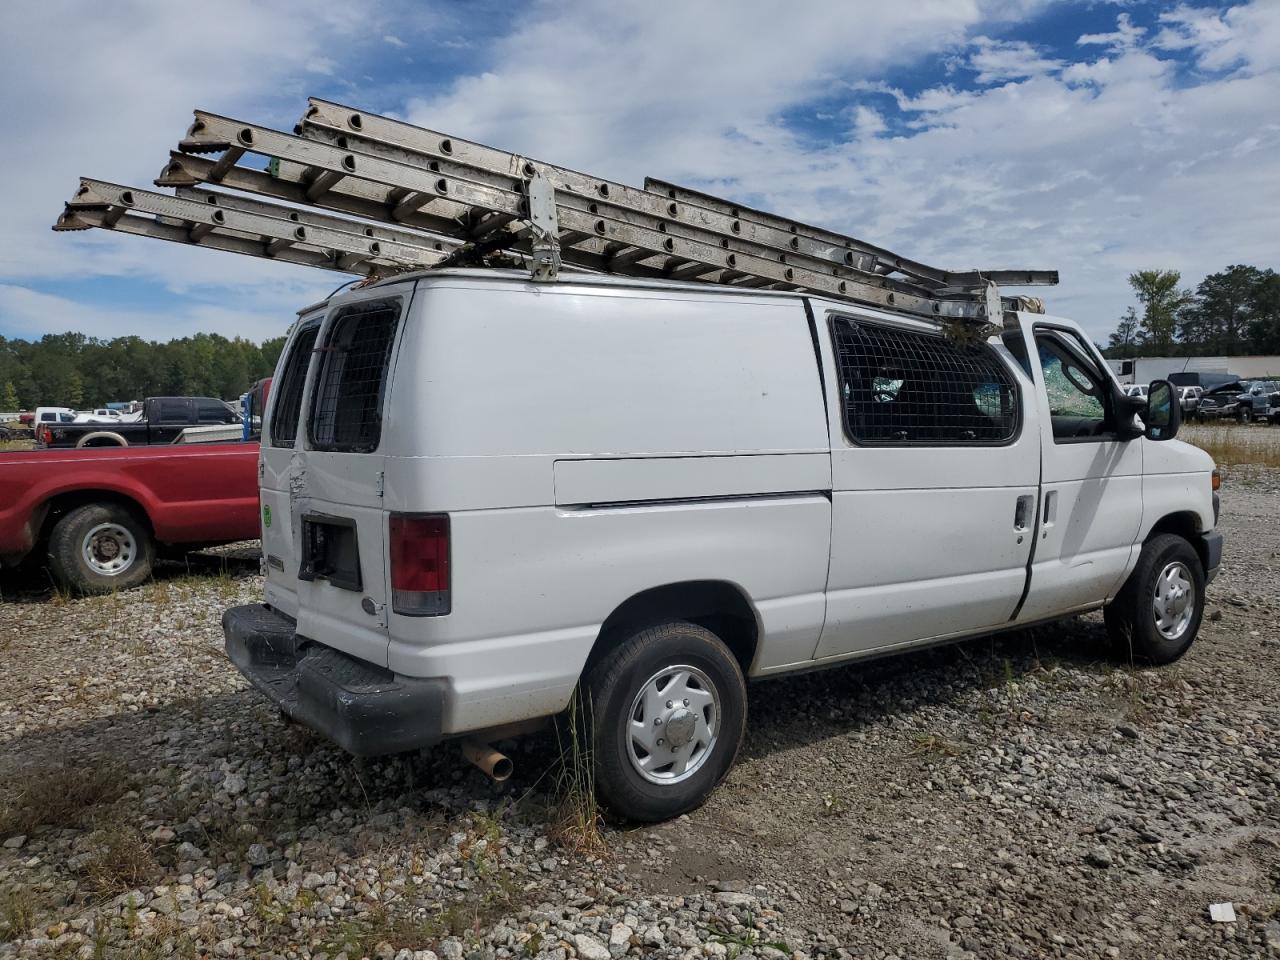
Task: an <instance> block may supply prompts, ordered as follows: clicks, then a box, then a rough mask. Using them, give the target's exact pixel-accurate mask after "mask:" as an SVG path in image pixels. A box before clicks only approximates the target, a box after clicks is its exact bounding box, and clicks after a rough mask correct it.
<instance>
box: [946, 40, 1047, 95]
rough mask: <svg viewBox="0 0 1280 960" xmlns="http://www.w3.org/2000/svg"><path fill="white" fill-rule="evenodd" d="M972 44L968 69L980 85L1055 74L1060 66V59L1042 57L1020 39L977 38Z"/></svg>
mask: <svg viewBox="0 0 1280 960" xmlns="http://www.w3.org/2000/svg"><path fill="white" fill-rule="evenodd" d="M973 45H974V48H975V49H974V52H973V53H972V54H970V56H969V67H970V68H971V69H972V70H974V71H976V72H977V74H978V76H977V78H976V80H977V82H978V83H980V84H989V83H1000V82H1003V81H1005V80H1025V79H1027V78H1028V77H1039V76H1043V75H1044V74H1047V73H1054V72H1056V71H1057V70H1059V69H1060V68H1061V67H1062V61H1061V60H1050V59H1047V58H1045V57H1043V56H1041V54H1040V53H1039V52H1038V51H1037V50H1036V48H1035V47H1033V46H1032V45H1031V44H1029V43H1027V42H1026V41H1023V40H1014V41H1008V40H992V39H991V38H990V37H976V38H974V41H973Z"/></svg>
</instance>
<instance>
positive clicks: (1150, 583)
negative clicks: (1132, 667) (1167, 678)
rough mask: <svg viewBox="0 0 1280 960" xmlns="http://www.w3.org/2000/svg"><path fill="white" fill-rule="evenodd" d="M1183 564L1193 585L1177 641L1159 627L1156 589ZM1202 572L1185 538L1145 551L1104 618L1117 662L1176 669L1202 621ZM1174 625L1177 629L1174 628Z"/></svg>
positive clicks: (1160, 539)
mask: <svg viewBox="0 0 1280 960" xmlns="http://www.w3.org/2000/svg"><path fill="white" fill-rule="evenodd" d="M1175 563H1176V564H1181V565H1182V568H1183V570H1184V571H1185V573H1186V575H1187V578H1189V580H1190V583H1191V590H1192V596H1191V597H1190V598H1189V599H1188V604H1189V606H1190V613H1191V616H1190V619H1189V620H1188V621H1187V622H1186V625H1185V627H1183V628H1182V630H1181V632H1180V633H1177V634H1176V635H1175V636H1168V635H1166V634H1165V633H1163V632H1161V628H1160V625H1159V623H1158V621H1157V616H1156V611H1155V603H1156V589H1157V586H1158V581H1159V580H1160V578H1161V575H1162V574H1163V573H1165V572H1166V571H1168V570H1169V569H1170V567H1171V565H1173V564H1175ZM1204 586H1205V584H1204V567H1203V566H1202V565H1201V563H1200V556H1199V554H1197V553H1196V551H1195V548H1194V547H1193V546H1191V544H1189V543H1188V542H1187V541H1186V540H1184V539H1183V538H1182V537H1179V536H1177V535H1176V534H1171V533H1162V534H1159V535H1158V536H1155V537H1152V538H1151V539H1150V540H1148V541H1147V542H1146V543H1145V544H1144V545H1143V547H1142V554H1141V555H1140V556H1139V557H1138V565H1137V567H1135V568H1134V571H1133V573H1131V574H1130V575H1129V579H1128V580H1126V581H1125V584H1124V586H1123V587H1122V588H1121V590H1120V592H1119V593H1118V594H1117V595H1116V598H1115V600H1113V601H1111V605H1110V606H1108V607H1107V609H1106V611H1105V612H1104V616H1105V619H1106V623H1107V632H1108V634H1109V635H1110V639H1111V644H1112V649H1113V652H1114V654H1115V656H1116V657H1117V658H1118V659H1121V660H1124V661H1130V660H1132V661H1135V662H1140V663H1147V664H1165V663H1173V661H1175V660H1177V659H1178V658H1179V657H1181V656H1182V655H1183V654H1184V653H1186V652H1187V650H1188V649H1189V648H1190V647H1191V644H1192V643H1193V642H1194V641H1195V638H1196V634H1198V633H1199V632H1200V619H1201V617H1202V616H1203V615H1204ZM1176 622H1177V621H1176V620H1175V624H1176Z"/></svg>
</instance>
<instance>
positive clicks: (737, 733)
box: [586, 621, 747, 823]
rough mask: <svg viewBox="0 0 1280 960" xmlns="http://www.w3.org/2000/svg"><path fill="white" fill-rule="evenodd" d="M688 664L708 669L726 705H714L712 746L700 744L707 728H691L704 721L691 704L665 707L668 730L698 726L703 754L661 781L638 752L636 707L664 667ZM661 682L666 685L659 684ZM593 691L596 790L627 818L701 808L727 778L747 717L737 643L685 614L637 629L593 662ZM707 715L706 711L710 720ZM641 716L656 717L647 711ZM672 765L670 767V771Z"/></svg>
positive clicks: (682, 731) (665, 816)
mask: <svg viewBox="0 0 1280 960" xmlns="http://www.w3.org/2000/svg"><path fill="white" fill-rule="evenodd" d="M680 666H687V667H692V668H693V669H694V670H695V671H698V672H700V673H701V674H702V675H703V677H705V678H706V679H707V680H708V681H709V682H710V684H711V686H712V687H713V688H714V690H713V691H710V692H711V694H712V696H713V697H714V698H715V699H717V700H718V711H716V710H715V708H713V714H712V715H714V714H715V713H716V712H718V717H717V720H718V726H716V727H715V735H714V740H713V741H712V742H711V743H710V746H709V747H704V748H701V749H700V748H699V740H698V737H699V734H698V733H697V732H696V730H693V731H691V730H690V727H691V726H694V727H696V719H695V715H694V714H693V711H692V710H687V709H683V704H675V705H674V708H673V709H672V710H668V711H665V719H666V721H667V723H668V729H676V728H677V725H678V728H679V733H677V734H676V735H677V736H680V737H681V738H683V737H684V736H685V735H686V733H690V734H691V735H692V736H693V737H694V740H692V741H688V742H690V743H692V747H691V757H692V758H696V757H699V756H700V757H701V760H697V759H692V758H691V759H690V760H689V762H690V763H693V764H694V769H693V772H692V773H688V774H686V775H685V777H684V779H680V780H678V781H675V782H671V783H656V782H653V781H652V780H649V779H647V778H646V777H645V775H644V774H642V773H641V772H640V771H639V770H638V769H637V768H636V765H635V762H634V761H633V759H632V757H633V755H635V756H638V754H633V749H634V748H633V746H632V736H631V732H630V728H631V722H632V719H633V707H634V706H636V700H637V697H638V695H639V694H640V692H641V689H642V688H646V687H648V685H649V681H650V680H651V679H653V678H655V677H657V676H658V675H659V674H660V673H661V672H662V671H663V670H664V668H675V667H680ZM687 675H688V676H690V677H691V679H690V680H689V683H690V684H698V685H700V684H701V683H702V681H701V680H699V679H698V678H697V677H695V676H693V675H692V674H691V673H689V674H687ZM670 682H673V681H668V683H670ZM674 682H680V681H679V680H676V681H674ZM653 689H654V690H655V691H657V690H658V689H659V688H658V687H657V685H655V686H654V688H653ZM695 689H696V688H695ZM586 690H587V693H588V694H589V696H590V709H591V727H592V736H591V741H592V747H593V750H592V755H593V758H594V773H595V785H596V793H597V794H598V795H599V797H600V799H601V801H602V802H603V803H604V805H605V806H606V807H608V808H609V810H610V811H612V812H613V813H614V814H616V815H618V816H620V817H624V818H626V819H628V820H635V821H639V822H643V823H654V822H656V821H659V820H669V819H670V818H672V817H678V816H680V815H681V814H682V813H688V812H689V811H690V810H694V809H696V808H697V807H699V806H701V805H702V803H703V801H705V800H706V799H707V797H708V796H709V795H710V794H711V791H712V790H714V789H715V787H716V785H717V784H718V783H719V782H720V781H721V780H723V779H724V776H725V774H726V773H728V772H729V769H730V767H732V766H733V761H734V760H735V759H736V758H737V756H738V748H739V747H740V746H741V745H742V736H743V732H744V730H745V729H746V723H747V688H746V683H745V681H744V680H743V676H742V668H741V667H740V666H739V664H738V661H737V660H736V659H735V658H734V656H733V654H732V653H730V652H729V648H728V647H726V646H725V645H724V643H723V641H721V640H720V638H719V637H717V636H716V635H715V634H714V633H712V632H711V631H710V630H707V629H706V628H704V627H700V626H698V625H696V624H693V623H685V622H683V621H677V622H672V623H664V624H661V625H658V626H654V627H649V628H647V629H644V630H641V631H639V632H636V633H633V634H632V635H631V636H629V637H627V638H626V639H625V640H623V641H622V642H621V643H620V644H619V645H618V646H616V647H615V648H614V649H613V650H611V651H610V652H609V653H608V654H607V655H606V656H605V657H604V658H603V659H602V660H601V661H600V662H599V663H597V664H596V665H595V666H594V667H593V668H592V669H591V671H590V673H589V674H588V676H587V678H586ZM694 699H695V701H696V699H697V698H694ZM662 706H665V705H661V704H660V705H659V712H663V711H662V710H661V707H662ZM694 706H695V707H696V703H695V705H694ZM644 709H645V708H644V707H643V706H641V710H642V711H643V710H644ZM706 716H707V714H706V713H704V714H703V717H704V719H705V717H706ZM641 718H642V719H643V720H645V721H648V720H649V719H650V717H648V716H647V715H644V714H642V715H641ZM654 719H664V717H662V716H659V717H655V718H654ZM703 751H705V752H703ZM653 756H656V757H658V758H659V759H663V758H665V754H663V755H661V756H659V755H658V754H657V753H656V751H655V753H654V754H653ZM668 766H670V765H668ZM672 772H673V771H671V770H668V771H667V773H666V774H665V775H667V776H670V775H672ZM653 775H654V776H655V777H662V776H664V774H663V767H662V766H661V765H655V767H654V772H653Z"/></svg>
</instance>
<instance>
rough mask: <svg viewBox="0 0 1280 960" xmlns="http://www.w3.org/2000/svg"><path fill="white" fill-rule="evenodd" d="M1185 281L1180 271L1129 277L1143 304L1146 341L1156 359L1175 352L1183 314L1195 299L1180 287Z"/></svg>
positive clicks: (1141, 325) (1144, 272)
mask: <svg viewBox="0 0 1280 960" xmlns="http://www.w3.org/2000/svg"><path fill="white" fill-rule="evenodd" d="M1181 280H1182V274H1181V273H1179V272H1178V271H1177V270H1138V271H1137V272H1135V273H1131V274H1129V286H1131V287H1133V292H1134V294H1135V295H1136V296H1137V298H1138V302H1139V303H1141V304H1142V317H1141V320H1140V321H1139V329H1140V331H1141V337H1142V341H1143V343H1144V345H1145V346H1147V347H1148V348H1149V350H1150V353H1151V354H1152V355H1153V356H1168V355H1170V354H1172V353H1173V349H1174V343H1175V340H1176V336H1177V332H1178V314H1179V311H1180V310H1182V308H1183V307H1184V306H1186V305H1187V303H1188V302H1190V300H1191V294H1190V293H1189V292H1188V291H1186V290H1183V289H1181V288H1180V287H1179V286H1178V284H1179V282H1181Z"/></svg>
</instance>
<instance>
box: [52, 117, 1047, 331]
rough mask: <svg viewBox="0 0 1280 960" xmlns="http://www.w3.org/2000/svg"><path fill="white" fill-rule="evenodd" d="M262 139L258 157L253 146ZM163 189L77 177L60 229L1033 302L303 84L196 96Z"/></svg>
mask: <svg viewBox="0 0 1280 960" xmlns="http://www.w3.org/2000/svg"><path fill="white" fill-rule="evenodd" d="M253 156H257V157H262V158H264V159H265V160H266V164H265V169H261V168H257V167H254V166H250V165H249V164H248V163H247V160H246V158H249V157H253ZM155 183H156V186H157V187H163V188H173V189H174V192H173V193H172V194H169V193H159V192H156V191H153V190H142V189H138V188H133V187H126V186H120V185H117V184H112V183H107V182H105V181H101V180H92V179H88V178H86V179H83V180H82V181H81V183H80V187H79V189H78V190H77V192H76V194H75V196H74V197H73V198H72V199H71V200H70V201H68V202H67V204H66V206H65V209H64V211H63V214H62V216H61V217H60V218H59V220H58V222H57V224H56V225H55V227H54V229H55V230H82V229H88V228H91V227H97V228H102V229H107V230H114V231H117V232H122V233H132V234H135V235H139V236H148V237H153V238H157V239H164V240H171V241H176V242H181V243H187V244H194V245H196V246H203V247H209V248H212V249H219V250H225V251H229V252H235V253H241V254H248V255H252V256H259V257H265V258H269V259H277V260H282V261H285V262H291V263H300V264H305V265H308V266H315V267H322V268H327V269H332V270H338V271H341V272H346V273H355V274H361V275H365V276H371V277H381V276H387V275H389V274H392V273H397V272H403V271H408V270H421V269H425V268H429V267H438V266H464V265H473V266H480V265H508V266H509V265H515V264H521V265H525V266H527V267H528V268H529V269H530V272H531V275H532V277H533V279H535V280H539V281H554V280H555V279H556V277H557V276H558V275H559V273H560V271H561V269H562V268H566V269H573V270H576V271H592V272H602V273H615V274H623V275H627V276H635V277H651V278H660V279H661V278H665V279H671V280H698V281H703V282H708V283H714V284H721V285H728V286H735V287H751V288H768V289H775V290H799V291H810V292H814V293H818V294H822V295H824V296H828V297H832V298H836V299H844V300H850V301H854V302H858V303H862V304H866V305H871V306H876V307H883V308H888V309H892V310H897V311H902V312H905V313H909V314H913V315H917V316H927V317H936V318H940V319H942V318H972V319H995V320H998V319H999V318H1000V315H1001V314H1002V312H1003V311H1004V310H1005V309H1009V308H1020V309H1032V310H1035V309H1040V310H1043V307H1042V305H1040V303H1039V301H1038V299H1036V298H1033V297H1016V298H1003V297H1002V295H1001V292H1000V287H1002V286H1021V285H1042V284H1053V283H1057V281H1058V274H1057V271H1052V270H968V271H949V270H942V269H938V268H936V267H931V266H928V265H926V264H923V263H919V262H917V261H914V260H910V259H908V258H905V257H901V256H899V255H897V254H895V253H892V252H891V251H888V250H885V249H883V248H881V247H877V246H875V245H872V244H869V243H866V242H865V241H862V240H858V239H855V238H854V237H850V236H845V235H843V234H839V233H836V232H834V231H831V230H826V229H822V228H819V227H812V226H809V225H806V224H802V223H799V222H796V221H793V220H789V219H787V218H785V217H780V216H777V215H775V214H771V213H767V212H764V211H760V210H754V209H750V208H748V207H745V206H742V205H739V204H735V203H732V202H730V201H727V200H723V199H721V198H718V197H714V196H711V195H709V194H706V193H701V192H699V191H696V190H691V189H687V188H684V187H680V186H677V185H675V184H672V183H668V182H665V181H660V180H654V179H648V180H646V181H645V185H644V188H638V187H632V186H628V185H626V184H621V183H617V182H614V181H610V180H604V179H601V178H599V177H594V176H590V175H588V174H583V173H578V172H576V171H573V170H570V169H567V168H565V167H559V166H555V165H552V164H549V163H544V162H542V161H539V160H534V159H531V158H528V157H523V156H520V155H518V154H514V153H508V152H506V151H502V150H497V149H494V148H492V147H487V146H484V145H482V144H478V143H473V142H471V141H467V140H461V139H458V138H457V137H453V136H449V135H447V134H443V133H439V132H437V131H433V130H429V129H426V128H424V127H419V126H415V125H413V124H409V123H405V122H404V121H400V120H395V119H392V118H389V117H383V116H379V115H377V114H373V113H367V112H364V111H361V110H358V109H356V108H353V107H347V106H343V105H341V104H337V103H332V102H330V101H327V100H321V99H317V98H314V97H313V98H311V99H310V100H309V102H308V106H307V109H306V111H305V113H304V114H303V116H302V118H301V120H300V121H299V123H298V124H297V126H296V127H295V128H294V132H293V133H284V132H281V131H278V130H273V129H271V128H269V127H264V126H260V125H257V124H253V123H248V122H245V121H242V120H236V119H232V118H229V117H223V116H219V115H217V114H213V113H207V112H205V111H201V110H197V111H196V112H195V119H194V122H193V123H192V125H191V127H190V128H189V129H188V130H187V133H186V136H185V137H183V138H182V140H181V141H180V143H179V144H178V148H177V150H175V151H173V152H171V153H170V155H169V159H168V162H167V163H166V164H165V166H164V168H163V170H162V171H161V173H160V176H159V177H158V178H157V179H156V181H155Z"/></svg>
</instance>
